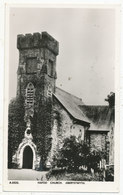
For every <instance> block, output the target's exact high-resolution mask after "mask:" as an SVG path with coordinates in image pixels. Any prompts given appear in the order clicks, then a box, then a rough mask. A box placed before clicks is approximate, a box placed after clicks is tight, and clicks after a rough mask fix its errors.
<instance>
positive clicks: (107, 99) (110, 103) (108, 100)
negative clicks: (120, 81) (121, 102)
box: [105, 92, 115, 107]
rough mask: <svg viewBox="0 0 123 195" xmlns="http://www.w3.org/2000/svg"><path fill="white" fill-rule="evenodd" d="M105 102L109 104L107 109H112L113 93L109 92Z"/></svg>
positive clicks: (113, 102) (113, 103)
mask: <svg viewBox="0 0 123 195" xmlns="http://www.w3.org/2000/svg"><path fill="white" fill-rule="evenodd" d="M105 101H107V102H108V103H109V107H113V106H114V105H115V93H113V92H110V94H109V95H108V96H107V98H106V99H105Z"/></svg>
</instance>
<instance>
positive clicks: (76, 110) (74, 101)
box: [54, 87, 89, 123]
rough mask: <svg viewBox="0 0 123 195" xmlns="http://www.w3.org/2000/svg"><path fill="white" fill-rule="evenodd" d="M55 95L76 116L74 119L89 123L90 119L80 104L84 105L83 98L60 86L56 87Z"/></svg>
mask: <svg viewBox="0 0 123 195" xmlns="http://www.w3.org/2000/svg"><path fill="white" fill-rule="evenodd" d="M54 96H55V97H56V98H57V99H58V100H59V101H60V103H61V104H62V105H63V106H64V107H65V109H66V110H67V111H68V112H69V113H70V115H72V116H73V117H74V119H76V120H80V121H83V122H87V123H89V121H88V119H87V118H86V116H85V115H84V113H83V111H82V110H81V108H80V107H79V106H80V105H84V103H83V101H82V99H80V98H78V97H76V96H74V95H72V94H70V93H68V92H66V91H64V90H62V89H60V88H58V87H56V90H55V94H54Z"/></svg>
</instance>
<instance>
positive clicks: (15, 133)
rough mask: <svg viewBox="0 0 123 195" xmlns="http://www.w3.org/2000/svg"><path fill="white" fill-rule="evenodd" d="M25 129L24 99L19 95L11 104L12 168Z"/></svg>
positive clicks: (9, 135)
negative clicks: (13, 157)
mask: <svg viewBox="0 0 123 195" xmlns="http://www.w3.org/2000/svg"><path fill="white" fill-rule="evenodd" d="M24 130H25V122H24V100H23V97H21V96H19V97H17V98H16V99H13V100H12V101H11V102H10V104H9V116H8V167H9V168H12V156H13V155H14V153H15V151H16V150H17V148H18V146H19V143H20V142H21V141H22V139H23V135H24Z"/></svg>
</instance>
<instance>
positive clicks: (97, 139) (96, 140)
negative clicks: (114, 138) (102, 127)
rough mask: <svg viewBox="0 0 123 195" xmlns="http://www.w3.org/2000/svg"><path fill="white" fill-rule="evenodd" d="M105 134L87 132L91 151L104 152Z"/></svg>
mask: <svg viewBox="0 0 123 195" xmlns="http://www.w3.org/2000/svg"><path fill="white" fill-rule="evenodd" d="M106 141H107V133H105V132H97V131H96V132H94V131H89V144H90V147H91V149H92V150H93V149H98V150H101V151H102V150H106Z"/></svg>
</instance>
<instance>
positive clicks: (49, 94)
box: [47, 84, 52, 97]
mask: <svg viewBox="0 0 123 195" xmlns="http://www.w3.org/2000/svg"><path fill="white" fill-rule="evenodd" d="M47 95H48V96H49V97H52V85H51V84H49V85H48V89H47Z"/></svg>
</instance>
